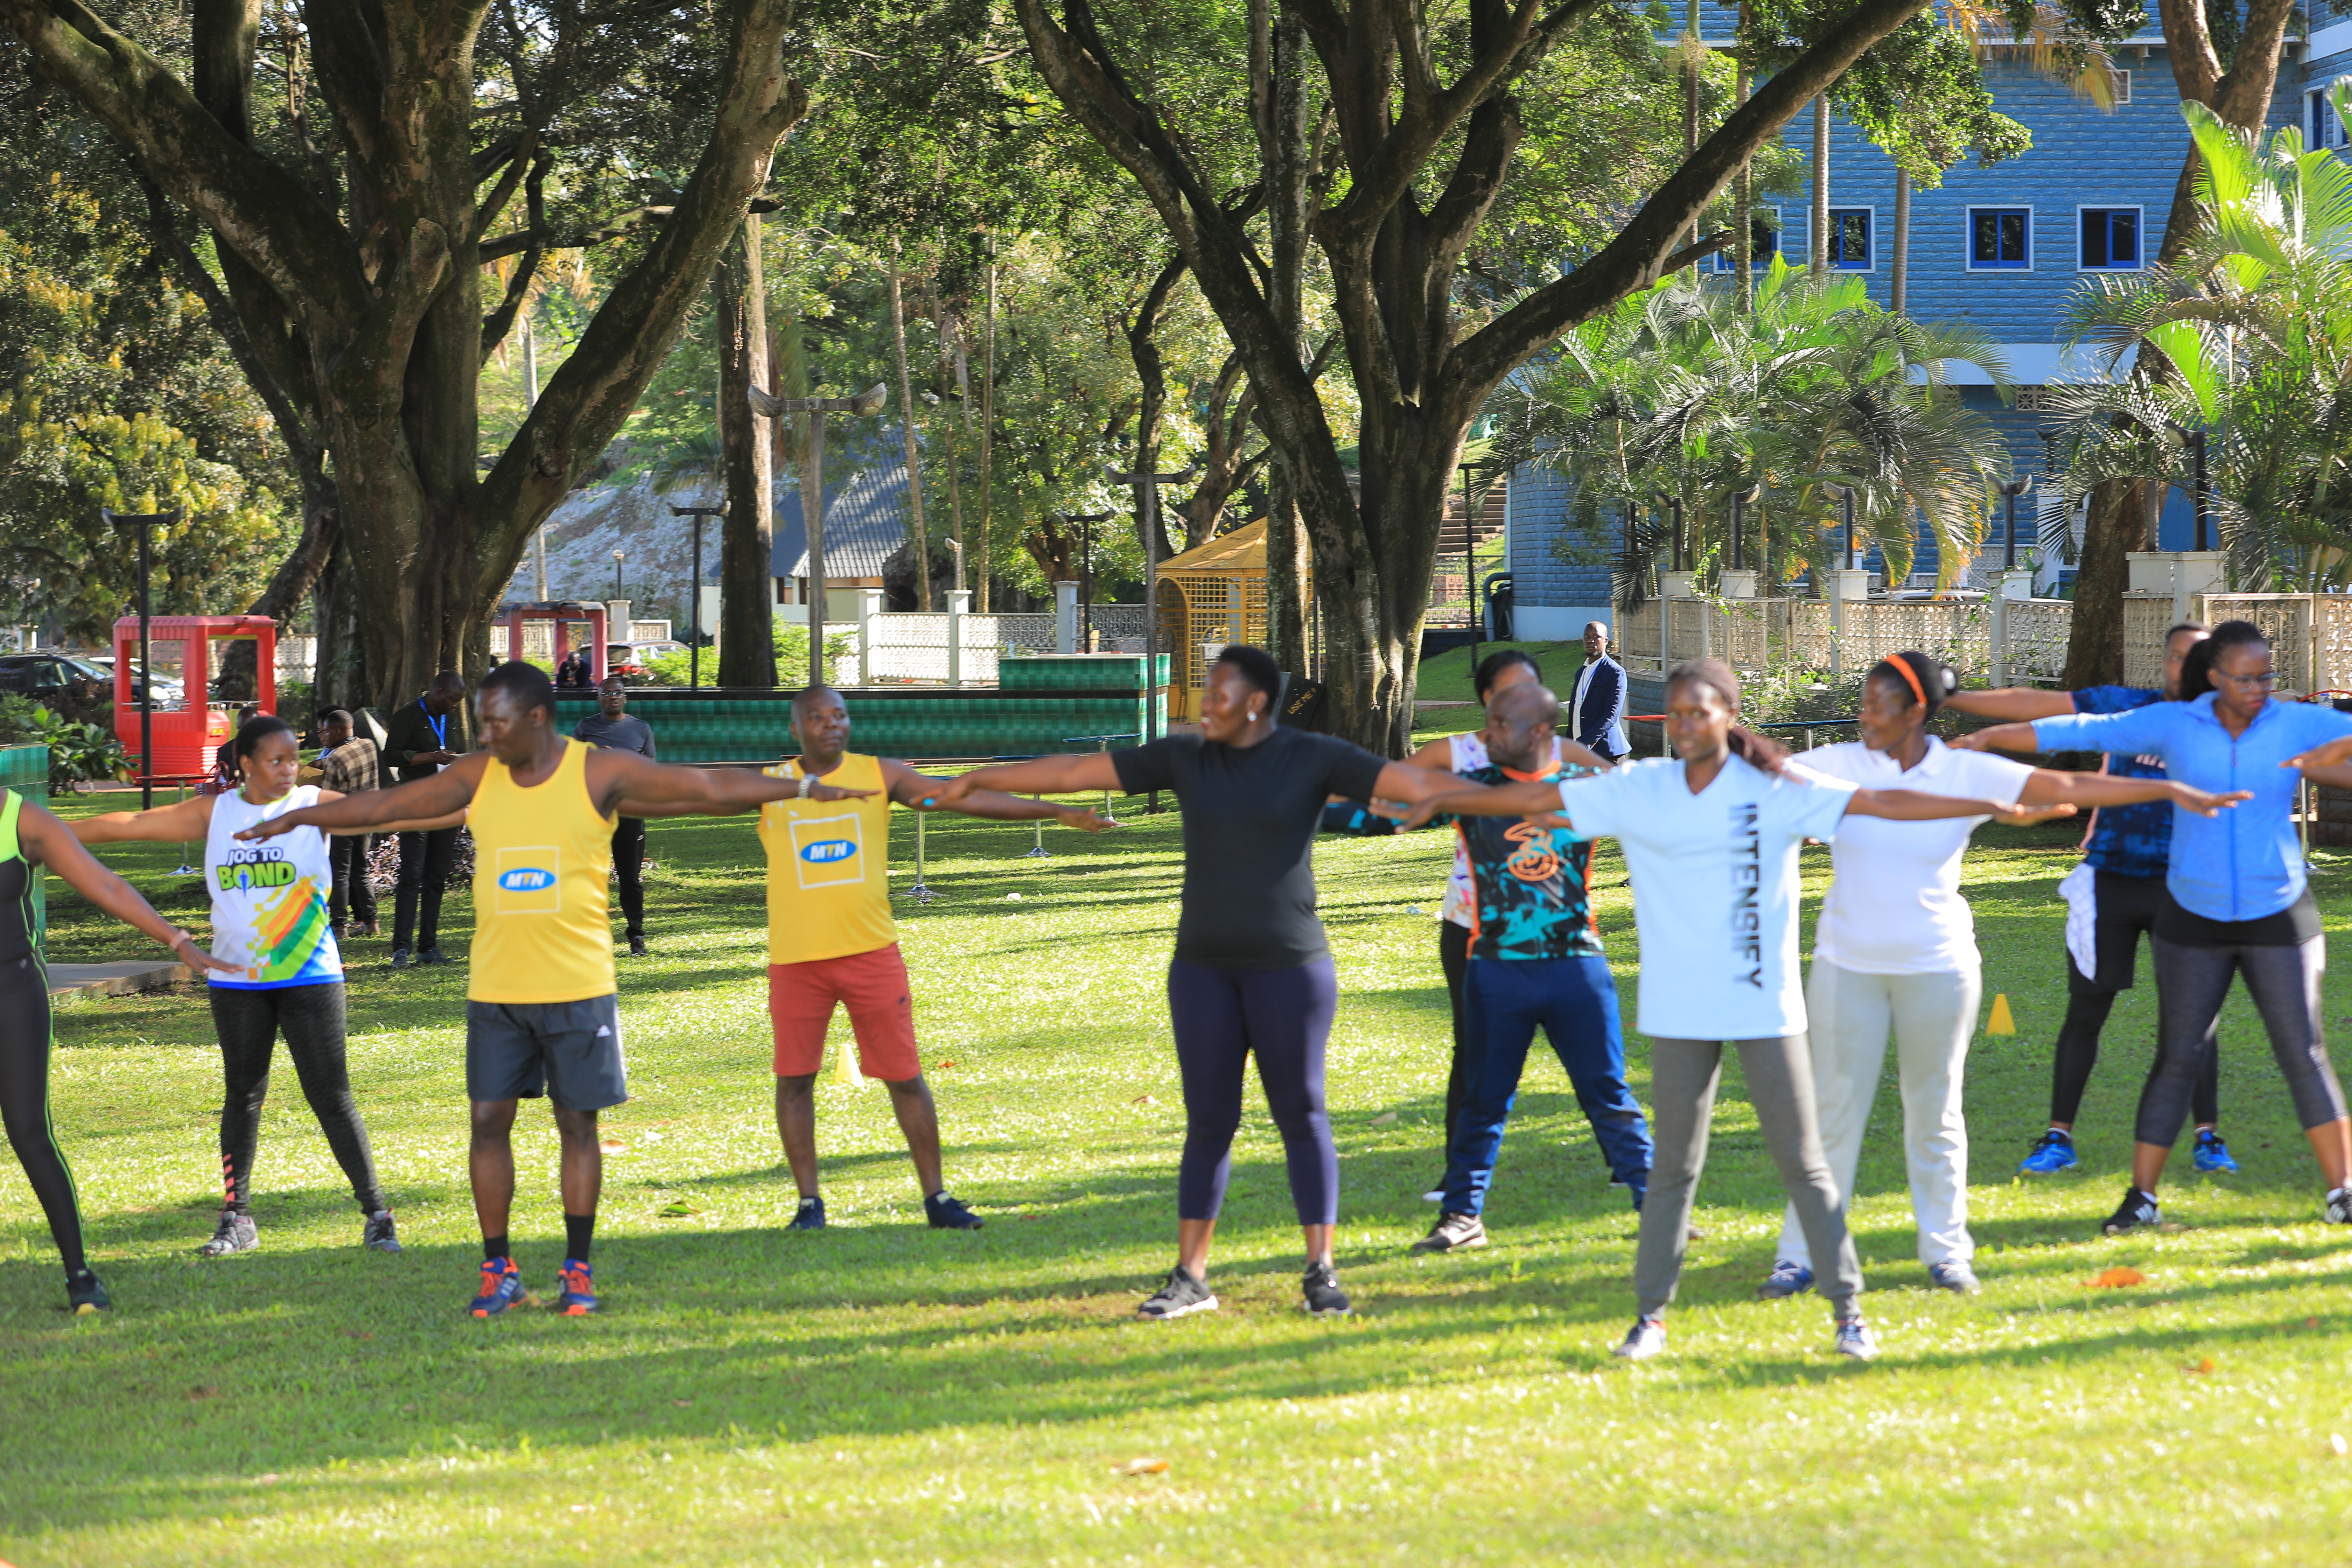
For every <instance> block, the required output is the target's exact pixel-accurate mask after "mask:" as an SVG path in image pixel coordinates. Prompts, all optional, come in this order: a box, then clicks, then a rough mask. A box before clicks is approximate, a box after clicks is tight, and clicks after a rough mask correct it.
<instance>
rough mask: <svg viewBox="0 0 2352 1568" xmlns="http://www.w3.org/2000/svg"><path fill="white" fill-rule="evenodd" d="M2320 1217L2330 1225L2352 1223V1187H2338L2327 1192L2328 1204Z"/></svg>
mask: <svg viewBox="0 0 2352 1568" xmlns="http://www.w3.org/2000/svg"><path fill="white" fill-rule="evenodd" d="M2319 1212H2320V1217H2321V1218H2323V1219H2325V1220H2326V1222H2327V1223H2328V1224H2329V1225H2352V1187H2337V1188H2336V1189H2335V1190H2334V1191H2332V1192H2330V1193H2329V1194H2327V1206H2326V1207H2325V1208H2323V1209H2321V1210H2320V1211H2319Z"/></svg>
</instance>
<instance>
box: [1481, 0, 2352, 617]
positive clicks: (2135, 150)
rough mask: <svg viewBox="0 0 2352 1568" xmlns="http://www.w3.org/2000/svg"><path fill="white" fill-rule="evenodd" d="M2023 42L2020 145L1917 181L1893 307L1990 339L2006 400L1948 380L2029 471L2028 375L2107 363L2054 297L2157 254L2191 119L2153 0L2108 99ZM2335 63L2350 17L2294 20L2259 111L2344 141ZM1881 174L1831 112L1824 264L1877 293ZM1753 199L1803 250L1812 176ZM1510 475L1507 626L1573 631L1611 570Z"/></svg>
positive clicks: (1712, 27) (1891, 170)
mask: <svg viewBox="0 0 2352 1568" xmlns="http://www.w3.org/2000/svg"><path fill="white" fill-rule="evenodd" d="M1735 16H1736V12H1735V11H1733V10H1730V9H1727V8H1725V7H1722V6H1719V5H1708V6H1706V9H1705V10H1704V11H1703V12H1702V17H1703V20H1702V23H1701V28H1700V30H1701V35H1702V37H1704V38H1705V39H1706V42H1707V43H1708V45H1709V46H1710V47H1715V48H1718V49H1720V48H1727V47H1729V45H1730V43H1731V35H1732V30H1733V29H1732V22H1733V18H1734V17H1735ZM2026 53H2027V51H2026V50H2025V49H2024V48H2023V47H2014V46H2010V45H2006V44H2004V45H1998V46H1994V47H1991V48H1990V49H1989V50H1988V51H1987V57H1988V58H1986V60H1985V65H1984V72H1985V77H1986V79H1987V80H1988V82H1989V83H1990V85H1991V87H1992V89H1993V95H1994V102H1995V107H1997V108H1998V109H1999V110H2000V111H2001V112H2002V113H2004V114H2007V115H2009V116H2010V117H2011V119H2013V120H2016V121H2020V122H2021V123H2022V124H2023V125H2025V126H2026V127H2027V129H2028V130H2030V131H2031V132H2032V135H2033V146H2032V150H2031V151H2030V152H2028V153H2025V154H2024V155H2023V156H2021V157H2018V158H2013V159H2011V160H2009V161H2007V162H2005V163H1999V164H1996V165H1994V166H1993V167H1992V168H1990V169H1981V168H1979V167H1978V166H1977V165H1976V163H1974V161H1973V160H1969V161H1965V162H1963V163H1959V164H1958V165H1957V166H1955V167H1954V168H1952V169H1950V170H1949V171H1948V172H1947V173H1946V174H1945V175H1944V182H1943V184H1942V185H1941V186H1940V187H1938V188H1937V189H1935V190H1920V189H1917V188H1916V187H1915V188H1914V189H1913V191H1912V193H1911V215H1910V233H1909V243H1908V246H1907V247H1906V260H1907V268H1906V284H1905V300H1904V308H1905V310H1906V312H1907V313H1908V314H1910V315H1913V316H1916V317H1917V318H1919V319H1921V320H1923V321H1968V322H1972V323H1974V324H1975V325H1976V326H1978V327H1979V328H1980V329H1981V330H1983V331H1986V332H1987V333H1988V334H1990V336H1991V337H1992V338H1993V339H1994V340H1995V341H1996V342H1999V343H2000V350H2001V354H2002V357H2003V358H2004V359H2005V360H2006V362H2007V368H2008V372H2009V375H2010V378H2011V381H2012V382H2013V383H2014V384H2015V399H2014V402H2013V403H2011V402H2007V401H2005V400H2004V399H2003V398H2002V397H2001V395H2000V394H1999V393H1998V392H1996V391H1995V390H1994V389H1993V387H1992V385H1991V380H1990V376H1988V375H1985V374H1983V373H1981V372H1977V373H1975V374H1973V375H1971V374H1967V373H1964V374H1962V375H1961V376H1960V377H1958V379H1959V380H1960V381H1961V383H1962V384H1963V391H1962V396H1963V397H1964V399H1965V400H1966V401H1967V402H1968V403H1969V405H1970V406H1972V407H1975V408H1978V409H1979V410H1981V411H1982V412H1984V413H1985V414H1986V415H1987V416H1990V418H1992V419H1993V420H1994V421H1995V423H1996V424H1997V425H1998V426H2000V428H2001V429H2002V431H2003V432H2004V433H2005V435H2006V436H2007V437H2008V439H2009V443H2010V451H2011V462H2012V465H2013V467H2014V469H2015V471H2016V472H2017V473H2018V474H2020V475H2025V474H2036V475H2038V474H2040V473H2041V472H2042V468H2043V454H2042V440H2041V437H2039V436H2038V435H2037V434H2036V433H2035V432H2036V429H2037V426H2038V425H2039V424H2040V423H2041V421H2040V418H2039V416H2040V414H2041V407H2040V405H2041V400H2042V389H2043V388H2045V387H2047V386H2049V385H2051V384H2056V383H2062V382H2083V381H2087V380H2092V379H2095V378H2096V377H2098V376H2099V375H2101V374H2105V372H2104V370H2103V367H2101V366H2100V365H2099V364H2098V363H2096V361H2095V359H2094V358H2093V357H2092V356H2090V355H2087V354H2084V353H2069V352H2068V351H2066V350H2064V349H2063V347H2062V346H2061V344H2062V342H2063V338H2064V336H2065V314H2066V302H2067V299H2068V296H2069V295H2070V294H2071V293H2072V292H2073V291H2074V289H2075V288H2076V286H2077V285H2078V284H2079V283H2081V281H2082V280H2083V279H2085V278H2086V277H2092V276H2095V275H2098V274H2100V273H2112V272H2132V271H2137V270H2139V269H2141V268H2143V267H2145V266H2146V265H2147V261H2148V259H2149V258H2151V257H2152V256H2153V255H2154V254H2155V252H2156V250H2157V248H2158V245H2159V244H2160V243H2161V241H2162V239H2163V236H2164V228H2165V224H2166V222H2167V221H2168V218H2169V217H2170V216H2171V209H2172V196H2173V188H2174V185H2175V183H2176V182H2177V181H2178V179H2179V174H2180V165H2181V161H2182V159H2183V157H2184V156H2185V155H2186V154H2187V153H2188V150H2189V132H2188V127H2187V125H2186V124H2185V123H2184V122H2183V121H2182V120H2181V117H2180V95H2179V91H2178V90H2177V89H2175V87H2174V85H2173V79H2172V68H2171V65H2170V63H2169V61H2168V58H2167V54H2166V49H2165V44H2164V37H2163V35H2162V32H2161V31H2160V29H2159V27H2158V23H2157V18H2156V14H2155V10H2154V7H2153V5H2151V6H2150V9H2149V14H2148V18H2147V24H2146V25H2145V26H2143V27H2142V28H2141V30H2140V32H2139V33H2138V34H2137V36H2135V37H2131V38H2128V39H2126V40H2124V41H2122V42H2120V43H2117V44H2115V45H2112V46H2110V47H2109V50H2108V53H2109V55H2110V58H2112V59H2113V61H2114V63H2115V67H2116V76H2117V79H2116V107H2115V108H2114V110H2112V111H2109V110H2101V109H2099V108H2097V107H2096V106H2095V105H2094V104H2093V103H2091V102H2090V101H2089V100H2087V99H2085V98H2083V97H2081V96H2079V95H2077V94H2076V93H2075V92H2074V90H2073V89H2072V88H2071V87H2070V86H2069V85H2068V84H2067V83H2065V82H2063V81H2059V80H2056V79H2053V78H2051V77H2049V76H2046V75H2043V74H2042V73H2041V72H2038V71H2036V70H2035V69H2033V68H2032V65H2031V63H2030V61H2029V60H2028V59H2027V58H2026ZM2344 75H2352V21H2345V22H2334V23H2330V24H2327V25H2325V26H2319V27H2317V28H2315V30H2312V31H2311V32H2309V33H2308V35H2307V36H2306V35H2305V34H2304V32H2303V29H2302V27H2301V26H2300V25H2299V24H2298V25H2296V26H2293V27H2291V29H2290V37H2289V38H2288V41H2287V43H2286V44H2285V46H2284V58H2283V59H2282V60H2281V62H2280V67H2279V77H2278V87H2277V90H2276V93H2275V94H2274V97H2273V102H2272V106H2271V123H2272V124H2273V125H2300V126H2301V127H2302V129H2303V132H2304V136H2305V141H2306V142H2312V143H2315V144H2319V145H2326V146H2333V147H2342V146H2344V145H2345V143H2346V133H2345V128H2344V127H2343V126H2342V125H2341V124H2339V123H2338V122H2337V121H2336V116H2335V113H2334V111H2333V110H2330V109H2328V108H2327V106H2326V103H2325V102H2324V101H2323V95H2324V92H2325V90H2326V87H2327V85H2328V84H2329V83H2330V82H2332V81H2334V80H2335V79H2336V78H2337V77H2339V76H2344ZM1812 133H1813V116H1812V113H1811V110H1810V108H1809V109H1807V110H1801V111H1800V112H1799V113H1798V115H1797V116H1796V118H1795V119H1793V120H1792V121H1790V123H1789V125H1788V126H1787V128H1786V129H1785V130H1784V131H1783V132H1782V140H1783V141H1784V142H1786V143H1787V144H1788V145H1789V146H1790V147H1791V148H1793V149H1795V150H1796V151H1798V152H1799V153H1801V154H1802V157H1803V161H1804V164H1805V167H1806V168H1807V169H1809V170H1810V168H1811V162H1812ZM1759 205H1762V207H1763V208H1764V212H1763V214H1762V215H1761V216H1762V217H1763V219H1764V221H1765V222H1767V223H1768V224H1769V223H1771V222H1773V221H1774V220H1775V219H1777V221H1778V224H1779V234H1778V238H1779V244H1780V252H1781V254H1782V255H1784V256H1785V257H1787V258H1788V259H1789V261H1790V264H1791V265H1800V264H1807V263H1810V261H1811V257H1810V255H1809V254H1808V252H1809V238H1810V236H1809V230H1810V228H1811V205H1812V193H1811V189H1810V186H1808V187H1807V188H1806V189H1805V190H1803V191H1801V192H1799V193H1797V194H1795V195H1789V196H1784V197H1777V198H1763V199H1762V200H1761V202H1760V204H1759ZM1829 206H1830V232H1831V244H1832V254H1831V258H1830V264H1831V265H1832V267H1834V268H1838V269H1839V270H1841V271H1844V272H1849V273H1853V274H1855V275H1858V276H1861V277H1863V278H1864V279H1867V281H1868V286H1869V289H1870V294H1871V298H1872V299H1874V300H1876V301H1877V302H1878V303H1879V304H1880V305H1882V306H1884V305H1888V304H1890V303H1891V302H1892V289H1893V272H1894V267H1893V260H1894V247H1895V233H1894V229H1895V165H1894V163H1893V161H1892V160H1891V159H1889V158H1888V157H1887V155H1886V154H1885V153H1882V152H1880V151H1879V150H1878V149H1877V148H1876V147H1874V146H1873V145H1872V144H1871V143H1870V142H1867V141H1865V140H1864V138H1863V136H1862V134H1861V133H1860V132H1858V131H1856V130H1855V129H1854V128H1853V126H1851V125H1849V124H1847V123H1845V122H1844V121H1843V120H1841V119H1838V118H1836V117H1835V116H1834V115H1833V116H1832V121H1831V132H1830V174H1829ZM1731 268H1732V263H1731V262H1730V261H1729V260H1728V258H1725V259H1722V260H1719V261H1718V262H1717V265H1716V269H1717V271H1720V272H1723V273H1726V274H1727V273H1729V271H1730V270H1731ZM1970 382H1973V384H1969V383H1970ZM1512 478H1513V484H1512V495H1511V508H1510V522H1509V550H1508V555H1509V561H1510V565H1511V570H1512V573H1513V587H1514V590H1515V593H1516V595H1517V605H1518V608H1517V632H1518V635H1519V636H1521V637H1546V638H1549V637H1576V636H1578V635H1580V632H1581V630H1582V626H1583V623H1584V622H1585V621H1586V620H1589V619H1591V618H1593V617H1594V616H1603V617H1604V618H1605V617H1606V614H1607V605H1608V602H1609V570H1608V568H1607V567H1606V566H1605V565H1603V566H1598V567H1579V566H1572V565H1569V564H1566V563H1562V562H1561V561H1560V560H1559V557H1558V554H1557V552H1556V551H1555V549H1554V545H1555V543H1556V542H1557V541H1558V540H1559V536H1560V532H1561V529H1562V527H1563V525H1564V518H1565V515H1566V510H1567V495H1566V489H1565V487H1564V486H1563V485H1562V484H1561V483H1560V481H1559V478H1558V476H1557V475H1553V474H1548V473H1544V472H1541V471H1539V470H1530V469H1522V470H1520V471H1519V472H1518V473H1516V474H1514V475H1513V476H1512ZM2001 528H2002V521H2001V519H2000V516H1998V515H1996V516H1995V517H1994V518H1993V519H1992V520H1991V522H1990V532H1989V537H1988V545H1989V547H1990V554H1991V557H1992V563H1994V564H1998V562H1999V552H2000V548H2001V545H2002V537H2001ZM2039 528H2040V524H2039V521H2038V520H2035V519H2033V518H2032V517H2031V516H2030V515H2029V510H2028V509H2027V508H2025V507H2021V508H2020V509H2019V513H2018V535H2019V537H2018V548H2019V549H2020V551H2023V550H2025V549H2027V548H2029V547H2031V546H2032V544H2033V543H2034V542H2035V541H2036V538H2037V536H2038V533H2039ZM2193 528H2194V517H2193V509H2192V506H2191V503H2190V500H2189V497H2188V496H2186V495H2184V494H2182V493H2180V492H2179V491H2178V490H2175V491H2174V492H2172V493H2171V494H2170V495H2169V496H2168V498H2167V500H2166V503H2165V506H2164V511H2163V515H2162V519H2161V521H2160V524H2159V531H2158V538H2159V541H2160V542H2161V543H2162V545H2163V547H2164V548H2165V549H2168V550H2185V549H2188V548H2189V546H2190V543H2191V534H2192V531H2193ZM1921 543H1922V549H1921V552H1920V554H1919V556H1918V558H1917V560H1916V563H1915V571H1916V572H1918V573H1922V574H1928V575H1930V576H1932V575H1933V574H1934V573H1935V571H1936V569H1937V561H1936V557H1935V552H1934V546H1933V543H1932V541H1929V540H1927V538H1926V537H1925V535H1924V533H1923V536H1922V541H1921ZM1873 564H1874V565H1876V564H1877V563H1876V562H1875V561H1874V562H1873ZM2071 576H2072V568H2071V567H2070V568H2066V569H2064V570H2063V573H2062V572H2061V570H2060V569H2059V568H2058V566H2057V564H2056V563H2044V565H2043V566H2042V568H2041V570H2040V572H2039V574H2038V575H2037V580H2036V581H2037V585H2036V591H2037V592H2038V593H2047V592H2050V591H2051V590H2052V588H2053V586H2054V585H2055V584H2056V583H2057V582H2058V580H2059V579H2061V578H2062V577H2071Z"/></svg>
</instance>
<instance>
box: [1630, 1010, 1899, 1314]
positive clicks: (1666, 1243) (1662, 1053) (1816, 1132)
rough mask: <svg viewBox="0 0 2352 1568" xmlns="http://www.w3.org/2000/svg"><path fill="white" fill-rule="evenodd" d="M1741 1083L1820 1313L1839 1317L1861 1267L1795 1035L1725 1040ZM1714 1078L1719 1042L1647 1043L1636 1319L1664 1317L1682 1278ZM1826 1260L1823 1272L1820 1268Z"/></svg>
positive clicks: (1719, 1063) (1719, 1072) (1719, 1070)
mask: <svg viewBox="0 0 2352 1568" xmlns="http://www.w3.org/2000/svg"><path fill="white" fill-rule="evenodd" d="M1732 1044H1733V1045H1734V1046H1736V1047H1738V1050H1739V1066H1740V1068H1741V1070H1742V1071H1743V1072H1745V1073H1746V1074H1747V1076H1748V1101H1749V1103H1751V1104H1753V1105H1754V1106H1755V1107H1756V1121H1757V1124H1758V1126H1759V1127H1760V1128H1761V1129H1762V1130H1763V1133H1764V1147H1765V1148H1766V1149H1768V1150H1769V1151H1770V1152H1771V1155H1772V1163H1773V1164H1774V1165H1775V1166H1777V1167H1778V1168H1779V1170H1780V1184H1781V1185H1782V1186H1783V1187H1785V1188H1787V1189H1788V1193H1789V1198H1790V1202H1791V1203H1793V1204H1794V1205H1796V1209H1797V1220H1798V1223H1799V1225H1800V1226H1801V1227H1802V1228H1803V1230H1804V1233H1805V1242H1806V1245H1807V1247H1810V1248H1811V1252H1812V1255H1813V1257H1814V1258H1815V1259H1816V1260H1817V1261H1816V1262H1815V1264H1814V1271H1815V1272H1816V1273H1817V1274H1818V1275H1819V1276H1820V1277H1821V1286H1820V1288H1821V1292H1822V1295H1824V1296H1826V1297H1828V1298H1829V1303H1830V1310H1832V1312H1835V1313H1837V1314H1839V1315H1840V1316H1843V1315H1844V1314H1845V1313H1846V1312H1848V1311H1850V1310H1853V1301H1854V1300H1855V1298H1856V1297H1858V1296H1860V1295H1861V1294H1862V1263H1861V1260H1860V1259H1859V1258H1855V1256H1854V1251H1853V1237H1851V1236H1849V1235H1847V1234H1846V1228H1845V1196H1844V1194H1842V1193H1840V1192H1839V1191H1838V1185H1837V1182H1836V1180H1835V1179H1834V1178H1832V1176H1831V1174H1830V1163H1829V1158H1828V1156H1827V1155H1826V1154H1824V1153H1823V1152H1822V1133H1821V1125H1820V1122H1819V1121H1818V1119H1817V1118H1816V1117H1815V1115H1814V1110H1813V1066H1812V1058H1811V1054H1810V1053H1809V1052H1808V1051H1807V1049H1806V1047H1805V1037H1804V1036H1802V1035H1790V1036H1786V1037H1782V1038H1780V1039H1769V1040H1734V1041H1733V1042H1732ZM1722 1077H1723V1042H1722V1041H1720V1040H1672V1039H1663V1040H1662V1039H1653V1040H1652V1041H1651V1042H1650V1108H1651V1115H1650V1131H1651V1134H1652V1136H1653V1137H1654V1139H1655V1140H1656V1152H1655V1154H1654V1156H1653V1163H1652V1164H1651V1166H1650V1190H1649V1192H1648V1194H1646V1195H1644V1197H1643V1200H1642V1236H1641V1240H1640V1242H1639V1243H1638V1244H1636V1247H1635V1248H1634V1254H1633V1292H1634V1294H1635V1295H1636V1296H1637V1297H1639V1298H1640V1300H1641V1310H1642V1315H1643V1317H1652V1316H1654V1315H1656V1314H1658V1313H1661V1312H1664V1310H1666V1303H1667V1302H1669V1301H1671V1300H1674V1299H1675V1286H1676V1285H1677V1284H1678V1283H1680V1281H1681V1279H1682V1273H1683V1254H1684V1252H1685V1249H1686V1248H1687V1247H1689V1244H1690V1215H1691V1201H1692V1199H1693V1198H1694V1197H1695V1196H1696V1194H1697V1192H1698V1173H1699V1172H1700V1170H1702V1169H1703V1168H1704V1167H1705V1166H1706V1136H1707V1130H1708V1127H1709V1126H1710V1125H1711V1124H1712V1122H1713V1121H1714V1120H1715V1090H1716V1086H1717V1084H1718V1083H1719V1082H1720V1081H1721V1080H1722ZM1824 1263H1826V1267H1824V1266H1823V1265H1824Z"/></svg>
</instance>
